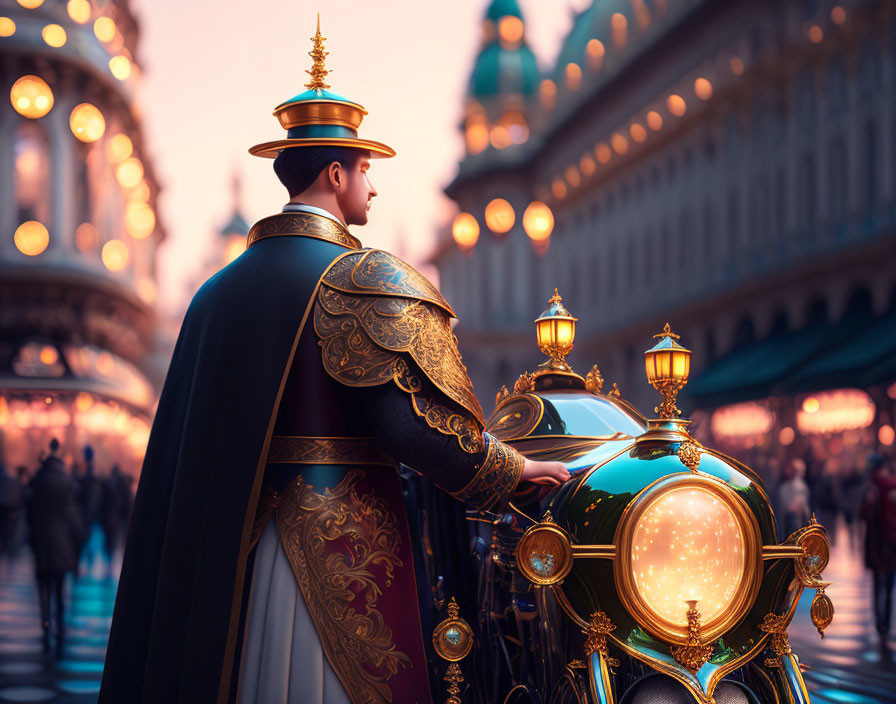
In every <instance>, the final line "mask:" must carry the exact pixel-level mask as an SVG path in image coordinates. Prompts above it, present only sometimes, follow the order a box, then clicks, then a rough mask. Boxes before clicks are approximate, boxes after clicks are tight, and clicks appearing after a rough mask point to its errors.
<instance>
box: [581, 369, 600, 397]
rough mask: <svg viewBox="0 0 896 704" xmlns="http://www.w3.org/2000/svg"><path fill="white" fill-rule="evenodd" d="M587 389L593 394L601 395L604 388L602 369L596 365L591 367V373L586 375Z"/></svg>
mask: <svg viewBox="0 0 896 704" xmlns="http://www.w3.org/2000/svg"><path fill="white" fill-rule="evenodd" d="M585 388H586V389H587V390H588V391H590V392H591V393H593V394H599V393H600V392H601V389H603V388H604V378H603V377H602V376H601V373H600V369H598V368H597V365H596V364H595V365H594V366H593V367H591V371H590V372H588V373H587V374H586V375H585Z"/></svg>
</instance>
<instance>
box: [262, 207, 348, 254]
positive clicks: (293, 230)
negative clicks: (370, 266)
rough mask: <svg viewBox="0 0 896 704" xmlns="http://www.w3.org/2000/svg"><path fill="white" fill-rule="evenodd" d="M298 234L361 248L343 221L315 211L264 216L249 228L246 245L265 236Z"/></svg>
mask: <svg viewBox="0 0 896 704" xmlns="http://www.w3.org/2000/svg"><path fill="white" fill-rule="evenodd" d="M282 235H298V236H302V237H314V238H316V239H320V240H327V241H329V242H335V243H336V244H341V245H343V246H345V247H348V248H350V249H359V248H360V247H361V242H360V241H359V240H358V239H357V238H356V237H355V236H354V235H352V234H351V233H350V232H349V231H348V230H347V229H345V227H343V226H342V224H341V223H338V222H336V221H335V220H331V219H330V218H327V217H324V216H323V215H316V214H314V213H296V212H293V213H277V214H276V215H271V216H269V217H266V218H262V219H261V220H259V221H258V222H257V223H255V224H254V225H253V226H252V228H251V229H250V230H249V235H248V237H247V238H246V246H247V247H248V246H249V245H251V244H252V243H253V242H257V241H258V240H260V239H264V238H265V237H278V236H282Z"/></svg>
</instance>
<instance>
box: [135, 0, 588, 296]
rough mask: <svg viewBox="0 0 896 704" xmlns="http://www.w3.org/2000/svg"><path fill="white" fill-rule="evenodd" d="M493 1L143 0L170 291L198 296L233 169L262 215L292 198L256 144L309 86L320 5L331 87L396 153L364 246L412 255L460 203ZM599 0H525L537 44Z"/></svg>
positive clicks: (364, 128)
mask: <svg viewBox="0 0 896 704" xmlns="http://www.w3.org/2000/svg"><path fill="white" fill-rule="evenodd" d="M487 4H488V0H452V1H451V2H437V1H436V0H366V1H362V0H327V1H326V2H321V1H320V0H319V1H318V2H316V3H315V2H309V1H308V0H299V1H298V2H296V1H295V0H291V1H287V0H251V1H249V2H222V1H221V0H136V1H135V2H134V9H135V12H136V13H137V15H138V17H139V19H140V21H141V26H142V39H141V42H142V45H141V47H140V51H139V56H140V59H141V60H142V63H143V67H144V71H145V73H144V77H143V83H142V86H141V88H140V92H139V96H140V97H139V109H140V110H141V113H142V115H143V122H144V127H145V129H146V133H147V138H148V146H149V156H150V158H151V159H152V160H153V162H154V164H155V167H156V170H157V172H158V175H159V178H160V181H161V183H162V186H163V188H164V193H163V195H162V198H161V205H160V210H161V217H162V218H163V220H164V222H165V224H166V225H167V227H168V232H169V240H168V241H167V242H166V243H165V244H164V246H163V247H162V249H161V250H160V260H159V264H160V272H161V276H160V289H161V292H160V304H161V305H162V307H163V308H164V309H167V310H171V309H177V308H179V307H180V306H181V305H182V302H183V301H185V299H187V297H188V296H190V295H191V294H192V290H191V288H192V287H193V285H194V284H195V281H194V280H195V277H196V275H197V274H196V272H197V270H198V269H200V267H201V263H202V262H203V261H204V260H205V259H206V257H207V256H208V254H209V248H210V247H211V243H212V239H213V235H214V233H215V232H216V231H217V229H218V228H219V227H220V226H221V225H222V224H223V222H224V221H226V219H227V218H228V217H229V216H230V213H231V196H230V182H231V177H232V174H233V172H234V170H235V169H237V170H239V172H240V173H241V175H242V178H243V197H242V201H243V202H242V206H243V213H244V215H245V217H246V219H247V220H248V221H249V222H250V223H252V222H254V221H255V220H258V219H259V218H262V217H264V216H265V215H269V214H271V213H274V212H277V211H278V210H279V209H280V207H281V206H282V204H283V203H284V202H285V201H286V200H287V196H286V191H285V190H284V189H283V187H282V186H281V185H280V183H279V181H277V178H276V176H275V175H274V173H273V170H272V168H271V161H270V160H268V159H259V158H256V157H252V156H249V154H248V153H247V151H246V150H247V149H248V148H249V147H250V146H252V145H253V144H256V143H258V142H263V141H267V140H271V139H278V138H280V137H282V136H284V133H283V130H282V128H281V127H280V125H279V124H278V122H277V120H276V118H275V117H273V115H272V110H273V108H274V106H275V105H277V104H278V103H280V102H282V101H284V100H286V99H287V98H290V97H292V96H293V95H295V94H297V93H299V92H301V91H303V90H304V88H303V84H304V83H305V82H306V80H307V76H306V74H305V69H306V68H310V61H311V60H310V59H309V58H308V55H307V52H308V51H309V49H310V48H311V43H310V41H309V37H311V35H312V34H313V33H314V23H315V13H316V12H317V11H320V13H321V31H322V34H324V35H325V36H326V37H327V38H328V40H327V50H328V51H329V52H330V56H329V57H328V59H327V67H328V68H329V69H331V70H332V71H333V73H332V74H330V76H329V77H328V82H329V83H330V84H331V85H332V89H333V90H334V91H335V92H336V93H339V94H340V95H343V96H345V97H347V98H349V99H351V100H354V101H357V102H359V103H361V104H362V105H364V106H365V108H367V111H368V113H369V115H368V116H367V117H366V118H365V119H364V123H363V124H362V125H361V128H360V134H361V136H366V137H369V138H371V139H376V140H379V141H383V142H385V143H386V144H389V145H391V146H392V147H394V148H395V149H396V151H397V152H398V156H397V157H396V158H394V159H388V160H379V161H377V162H375V163H374V167H373V169H372V170H371V175H372V177H373V180H374V184H375V185H376V187H377V189H378V190H379V194H380V195H379V197H378V198H376V199H375V200H374V205H373V208H372V210H371V213H370V222H369V223H368V225H367V226H366V227H364V228H356V230H355V234H357V235H358V236H359V237H360V238H361V240H362V241H363V242H364V244H365V245H366V246H374V247H382V248H384V249H389V250H391V251H394V252H396V253H397V254H399V255H400V256H403V257H404V258H406V259H408V260H409V261H410V262H412V263H419V262H420V261H421V260H423V259H424V258H425V257H426V255H427V254H428V252H429V251H430V250H431V248H432V245H433V234H434V230H435V228H436V226H437V224H438V223H439V222H441V221H445V220H447V219H449V218H450V217H452V216H453V210H452V209H451V203H450V201H448V199H447V198H445V196H444V195H443V194H442V192H441V191H442V188H443V187H444V185H445V184H447V183H448V182H449V181H450V180H451V178H452V176H453V175H454V172H455V169H456V165H457V161H458V159H459V158H460V156H461V153H462V150H463V143H462V138H461V134H460V133H459V132H458V130H457V125H458V122H459V120H460V116H461V104H462V102H461V101H462V97H463V93H464V90H465V87H466V83H467V79H468V77H469V74H470V69H471V67H472V61H473V58H474V56H475V53H476V51H477V49H478V47H479V42H480V22H481V19H482V16H483V13H484V11H485V8H486V6H487ZM584 4H587V2H586V0H576V1H575V2H571V1H569V0H567V1H566V2H562V1H561V2H558V1H556V0H550V1H546V0H521V1H520V6H521V7H522V10H523V13H524V16H525V20H526V27H527V37H528V41H529V45H530V46H531V47H532V48H533V50H534V51H535V53H536V55H537V56H538V58H539V61H540V63H541V64H542V65H545V64H546V63H549V62H551V61H553V59H554V58H555V56H556V53H557V51H558V49H559V45H560V42H561V41H562V38H563V37H564V36H565V34H566V32H567V31H568V30H569V27H570V24H571V15H572V9H573V8H581V7H582V6H583V5H584Z"/></svg>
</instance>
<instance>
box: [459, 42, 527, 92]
mask: <svg viewBox="0 0 896 704" xmlns="http://www.w3.org/2000/svg"><path fill="white" fill-rule="evenodd" d="M538 79H539V75H538V65H537V63H536V61H535V54H533V53H532V50H531V49H529V47H527V46H520V47H519V48H518V49H511V50H508V49H503V48H501V47H500V46H499V45H498V44H497V43H495V44H492V45H491V46H488V47H486V48H485V49H483V50H482V52H481V53H480V54H479V56H478V57H477V59H476V64H475V66H474V67H473V75H472V76H471V77H470V95H471V96H472V97H474V98H486V97H490V96H495V95H500V94H520V95H525V96H529V95H533V94H534V93H535V91H536V89H537V88H538Z"/></svg>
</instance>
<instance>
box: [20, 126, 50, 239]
mask: <svg viewBox="0 0 896 704" xmlns="http://www.w3.org/2000/svg"><path fill="white" fill-rule="evenodd" d="M14 154H15V163H16V167H15V168H16V218H17V223H16V224H17V225H18V224H21V223H23V222H25V221H27V220H37V221H38V222H40V223H42V224H43V225H45V226H46V225H49V223H50V142H49V139H48V137H47V133H46V130H44V128H43V125H41V124H39V123H37V122H33V121H31V120H29V121H28V122H23V123H22V124H21V125H19V127H18V128H17V129H16V138H15V146H14Z"/></svg>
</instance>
